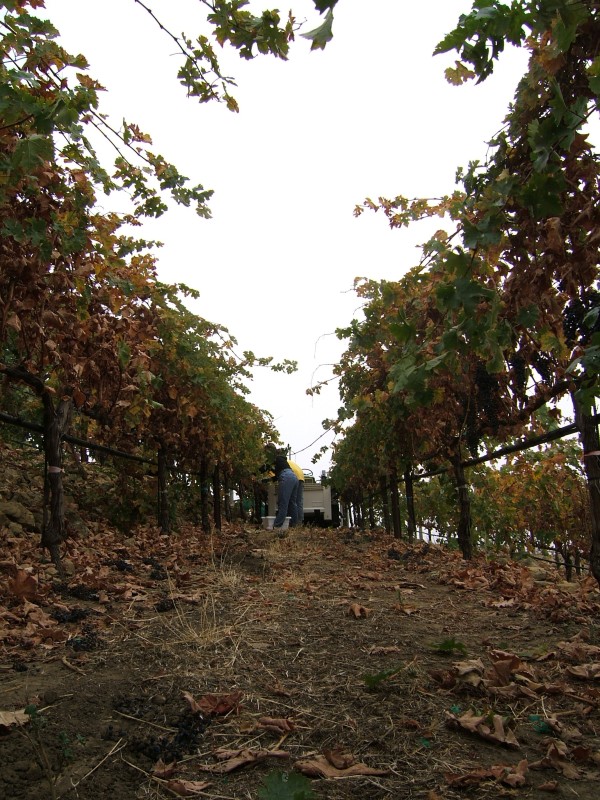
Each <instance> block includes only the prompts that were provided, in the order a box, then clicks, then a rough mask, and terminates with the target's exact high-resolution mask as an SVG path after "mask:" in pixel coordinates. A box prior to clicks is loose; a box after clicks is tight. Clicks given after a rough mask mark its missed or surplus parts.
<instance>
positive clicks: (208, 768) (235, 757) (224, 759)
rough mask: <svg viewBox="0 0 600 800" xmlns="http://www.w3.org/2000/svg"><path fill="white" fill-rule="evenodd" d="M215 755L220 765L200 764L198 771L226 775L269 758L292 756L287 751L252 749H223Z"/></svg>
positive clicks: (215, 752) (216, 751)
mask: <svg viewBox="0 0 600 800" xmlns="http://www.w3.org/2000/svg"><path fill="white" fill-rule="evenodd" d="M213 755H214V756H215V758H218V759H219V760H220V761H221V763H220V764H199V765H198V769H199V770H201V771H202V772H212V773H216V774H219V775H226V774H227V773H229V772H233V771H234V770H236V769H239V768H240V767H246V766H248V765H249V764H257V763H258V762H260V761H264V760H265V759H267V758H269V756H271V757H275V758H289V757H290V754H289V753H288V752H287V751H285V750H251V749H250V748H242V749H240V750H228V749H226V748H222V749H220V750H215V751H214V754H213Z"/></svg>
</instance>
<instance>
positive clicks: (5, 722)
mask: <svg viewBox="0 0 600 800" xmlns="http://www.w3.org/2000/svg"><path fill="white" fill-rule="evenodd" d="M28 722H29V717H28V716H27V714H26V713H25V711H23V710H20V711H0V731H1V730H3V729H7V728H10V727H11V726H13V725H26V724H27V723H28Z"/></svg>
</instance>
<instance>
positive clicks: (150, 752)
mask: <svg viewBox="0 0 600 800" xmlns="http://www.w3.org/2000/svg"><path fill="white" fill-rule="evenodd" d="M207 725H208V720H206V719H204V717H203V716H202V715H201V714H192V713H191V712H188V711H186V712H185V713H183V714H182V715H181V716H180V717H179V719H178V720H177V722H176V723H175V724H174V725H173V727H175V728H176V730H175V732H174V733H172V734H169V735H164V736H157V735H155V734H153V733H149V734H146V735H135V736H134V737H133V738H132V739H130V741H129V747H130V749H131V750H133V751H134V752H136V753H139V754H140V755H143V756H145V757H146V758H148V759H149V760H150V761H152V762H153V763H154V762H156V761H158V759H159V758H160V759H162V760H163V761H164V762H165V764H168V763H171V762H173V761H180V760H181V759H182V758H183V757H184V756H185V755H188V754H190V753H193V752H194V751H195V750H196V749H197V747H198V745H199V743H200V740H201V738H202V736H203V735H204V732H205V730H206V727H207Z"/></svg>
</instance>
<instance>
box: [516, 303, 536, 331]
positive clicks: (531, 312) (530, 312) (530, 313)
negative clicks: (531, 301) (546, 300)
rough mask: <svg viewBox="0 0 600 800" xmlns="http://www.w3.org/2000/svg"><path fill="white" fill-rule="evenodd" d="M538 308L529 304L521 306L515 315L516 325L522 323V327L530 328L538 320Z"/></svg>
mask: <svg viewBox="0 0 600 800" xmlns="http://www.w3.org/2000/svg"><path fill="white" fill-rule="evenodd" d="M539 316H540V310H539V308H538V307H537V306H534V305H531V306H526V307H525V308H521V309H520V310H519V313H518V314H517V317H516V322H517V325H523V327H524V328H531V327H533V325H535V323H536V322H537V321H538V319H539Z"/></svg>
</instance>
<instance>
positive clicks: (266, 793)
mask: <svg viewBox="0 0 600 800" xmlns="http://www.w3.org/2000/svg"><path fill="white" fill-rule="evenodd" d="M258 796H259V798H260V800H311V798H313V797H315V796H316V795H315V793H314V792H313V789H312V786H311V783H310V781H309V780H308V778H305V777H304V775H300V773H299V772H271V773H270V774H269V775H267V776H266V777H265V778H264V780H263V785H262V786H261V787H260V789H259V790H258Z"/></svg>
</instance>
